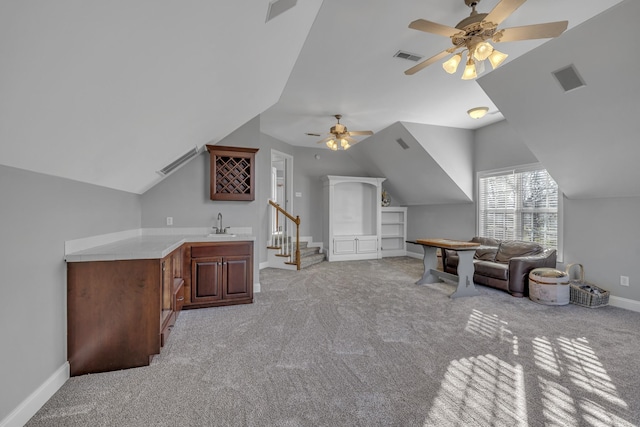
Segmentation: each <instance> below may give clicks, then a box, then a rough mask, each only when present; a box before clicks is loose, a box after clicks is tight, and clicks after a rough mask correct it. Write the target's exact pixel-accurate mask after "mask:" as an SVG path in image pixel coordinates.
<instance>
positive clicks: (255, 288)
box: [253, 282, 260, 294]
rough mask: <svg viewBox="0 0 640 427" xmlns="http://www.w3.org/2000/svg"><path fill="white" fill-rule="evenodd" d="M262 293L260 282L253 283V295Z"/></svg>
mask: <svg viewBox="0 0 640 427" xmlns="http://www.w3.org/2000/svg"><path fill="white" fill-rule="evenodd" d="M259 292H260V282H254V283H253V293H254V294H257V293H259Z"/></svg>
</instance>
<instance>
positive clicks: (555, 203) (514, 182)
mask: <svg viewBox="0 0 640 427" xmlns="http://www.w3.org/2000/svg"><path fill="white" fill-rule="evenodd" d="M559 201H560V197H559V191H558V185H557V184H556V182H555V181H554V180H553V178H551V176H550V175H549V174H548V173H547V171H546V170H545V169H542V168H533V169H531V168H522V170H517V169H516V170H510V171H502V172H493V173H484V174H482V173H481V174H479V175H478V235H479V236H483V237H492V238H495V239H500V240H525V241H530V242H536V243H539V244H541V245H542V246H544V247H548V248H554V249H557V250H558V251H559V249H560V248H559V247H560V242H559V236H560V232H559V228H560V227H559V220H558V219H559ZM559 252H560V251H559Z"/></svg>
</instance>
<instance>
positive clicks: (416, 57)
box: [393, 50, 422, 62]
mask: <svg viewBox="0 0 640 427" xmlns="http://www.w3.org/2000/svg"><path fill="white" fill-rule="evenodd" d="M393 56H394V58H402V59H407V60H409V61H413V62H418V61H420V60H421V59H422V56H420V55H416V54H415V53H409V52H405V51H403V50H399V51H397V52H396V54H395V55H393Z"/></svg>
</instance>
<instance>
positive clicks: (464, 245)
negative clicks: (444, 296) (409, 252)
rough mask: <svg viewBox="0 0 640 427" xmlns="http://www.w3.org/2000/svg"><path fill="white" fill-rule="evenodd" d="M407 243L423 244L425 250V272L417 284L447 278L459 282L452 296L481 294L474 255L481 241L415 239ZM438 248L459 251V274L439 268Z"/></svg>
mask: <svg viewBox="0 0 640 427" xmlns="http://www.w3.org/2000/svg"><path fill="white" fill-rule="evenodd" d="M407 243H414V244H417V245H422V249H423V250H424V260H423V262H424V273H423V274H422V278H421V279H420V280H418V281H417V282H416V285H424V284H426V283H436V282H438V280H439V279H440V278H445V279H449V280H451V281H454V282H458V287H457V288H456V290H455V292H454V293H452V294H451V295H450V297H451V298H457V297H470V296H475V295H480V292H478V290H477V289H476V286H475V283H473V255H474V253H475V250H476V249H477V248H478V247H479V246H480V243H475V242H461V241H458V240H451V239H416V240H415V241H407ZM438 248H440V249H441V250H445V249H453V250H455V251H456V252H458V257H459V261H458V271H457V273H458V275H455V274H451V273H445V272H444V271H440V270H438V269H437V268H438V256H437V254H436V252H437V249H438ZM443 267H444V266H443ZM443 269H444V268H443Z"/></svg>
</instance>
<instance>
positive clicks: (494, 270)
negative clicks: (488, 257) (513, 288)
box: [473, 261, 509, 280]
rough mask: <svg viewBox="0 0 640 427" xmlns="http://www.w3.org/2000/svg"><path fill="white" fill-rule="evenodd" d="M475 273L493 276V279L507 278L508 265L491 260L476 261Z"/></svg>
mask: <svg viewBox="0 0 640 427" xmlns="http://www.w3.org/2000/svg"><path fill="white" fill-rule="evenodd" d="M473 266H474V270H475V271H474V272H475V274H479V275H481V276H487V277H493V278H494V279H500V280H509V265H507V264H498V263H495V262H492V261H476V262H475V263H474V264H473Z"/></svg>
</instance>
